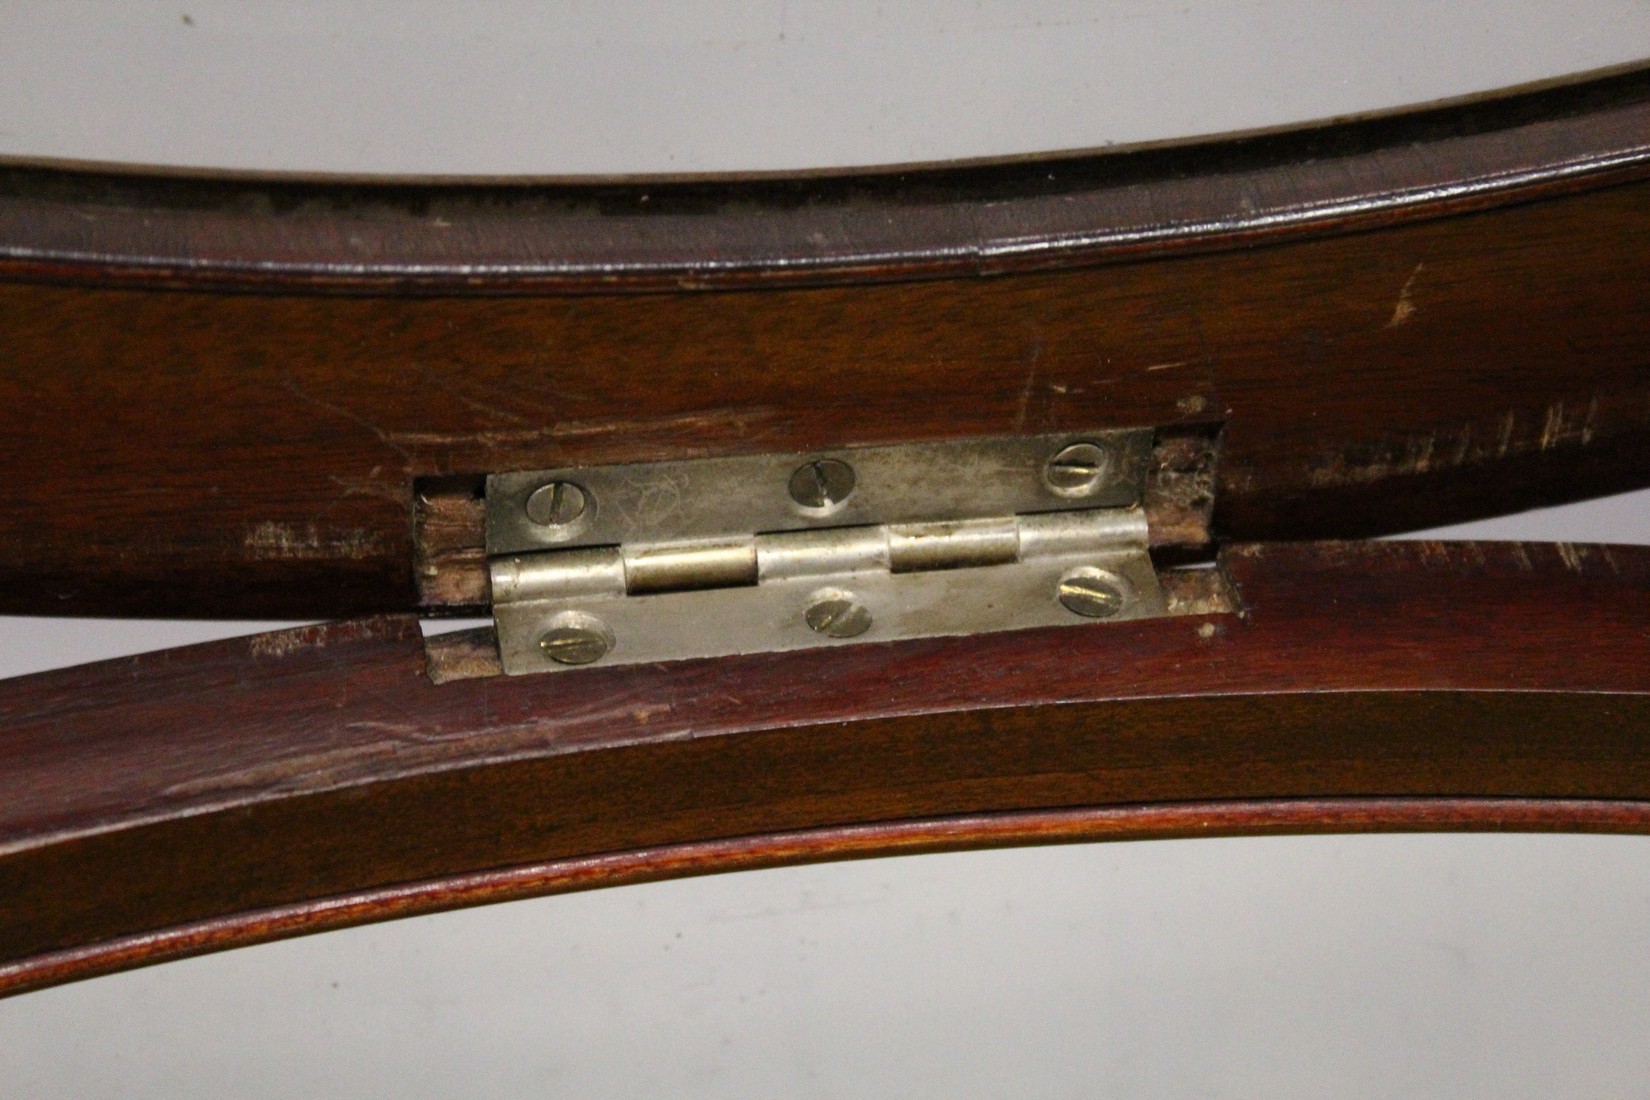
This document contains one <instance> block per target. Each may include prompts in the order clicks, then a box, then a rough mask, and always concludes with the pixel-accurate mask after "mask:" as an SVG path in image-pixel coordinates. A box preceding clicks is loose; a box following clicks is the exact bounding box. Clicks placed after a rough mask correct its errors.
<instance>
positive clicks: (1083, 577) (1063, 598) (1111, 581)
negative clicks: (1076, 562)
mask: <svg viewBox="0 0 1650 1100" xmlns="http://www.w3.org/2000/svg"><path fill="white" fill-rule="evenodd" d="M1059 595H1060V602H1061V603H1062V604H1064V605H1065V607H1066V610H1067V611H1070V612H1072V613H1074V614H1077V615H1081V616H1083V617H1084V618H1086V619H1109V618H1111V617H1112V616H1113V615H1116V614H1117V613H1118V612H1119V611H1121V610H1123V604H1124V602H1125V597H1124V595H1123V582H1122V580H1120V579H1119V578H1118V577H1117V576H1116V575H1115V574H1112V573H1108V572H1106V571H1105V570H1104V569H1079V570H1077V571H1075V572H1073V573H1071V574H1068V575H1067V576H1066V577H1065V578H1064V579H1063V580H1061V581H1060V593H1059Z"/></svg>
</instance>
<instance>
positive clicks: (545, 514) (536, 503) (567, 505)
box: [527, 481, 589, 527]
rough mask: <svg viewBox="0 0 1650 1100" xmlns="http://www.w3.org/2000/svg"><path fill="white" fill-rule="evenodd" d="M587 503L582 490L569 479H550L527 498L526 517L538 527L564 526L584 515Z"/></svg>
mask: <svg viewBox="0 0 1650 1100" xmlns="http://www.w3.org/2000/svg"><path fill="white" fill-rule="evenodd" d="M588 504H589V499H588V498H587V497H586V496H585V492H584V490H583V489H581V488H579V487H578V486H577V485H574V484H573V483H572V482H571V481H552V482H550V484H548V485H540V486H539V487H538V488H537V489H534V490H533V493H532V495H531V496H529V497H528V498H527V518H528V519H530V520H532V521H533V522H534V523H536V524H538V525H539V526H540V527H566V526H567V525H568V524H570V523H572V522H574V521H575V520H577V519H578V518H579V517H580V516H582V515H584V510H585V508H586V507H587V506H588Z"/></svg>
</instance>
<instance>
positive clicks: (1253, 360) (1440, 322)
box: [0, 70, 1650, 617]
mask: <svg viewBox="0 0 1650 1100" xmlns="http://www.w3.org/2000/svg"><path fill="white" fill-rule="evenodd" d="M1647 134H1650V70H1646V71H1638V72H1632V73H1626V74H1620V75H1615V76H1611V77H1608V78H1603V79H1598V80H1593V81H1589V82H1585V83H1582V84H1579V85H1576V86H1573V87H1562V88H1556V89H1548V90H1545V91H1538V92H1533V93H1520V94H1517V95H1510V96H1505V97H1501V98H1499V99H1494V100H1488V101H1484V102H1475V103H1471V104H1465V105H1456V106H1450V107H1444V108H1438V109H1428V110H1422V111H1415V112H1409V113H1406V114H1402V115H1398V116H1394V117H1390V118H1381V119H1374V120H1365V121H1359V122H1352V123H1343V124H1335V125H1329V126H1320V127H1314V128H1310V129H1307V130H1304V131H1301V132H1297V133H1284V134H1272V135H1262V136H1258V137H1247V138H1234V139H1227V140H1223V141H1215V142H1203V143H1194V144H1191V145H1187V146H1181V147H1175V148H1169V149H1153V150H1139V151H1133V152H1125V153H1120V154H1116V155H1109V156H1087V157H1077V158H1053V159H1045V160H1040V161H1032V162H1015V163H1009V164H996V165H974V166H959V167H949V168H946V167H942V168H934V169H926V170H922V171H914V172H895V173H888V174H871V175H859V176H846V177H830V178H817V177H816V178H806V179H794V180H697V181H674V182H672V181H642V182H633V183H622V182H612V181H609V182H597V183H588V184H580V185H575V184H568V183H536V184H518V185H503V184H469V185H460V184H390V183H370V182H353V183H351V182H324V181H320V182H318V181H292V180H289V181H281V180H248V179H217V180H213V179H185V178H176V177H161V176H156V177H145V176H142V175H141V174H138V175H133V174H119V173H112V172H103V173H96V172H76V171H68V170H63V169H48V168H41V167H28V166H12V167H10V168H8V169H6V170H5V171H3V172H0V461H3V462H4V464H5V466H6V468H7V469H9V470H12V471H14V477H13V481H12V484H11V485H10V486H9V488H8V493H7V501H6V504H5V505H4V507H0V611H3V612H12V613H25V612H26V613H66V614H151V615H178V614H188V615H231V616H287V617H329V616H342V615H357V614H368V613H376V612H392V611H406V610H411V609H414V608H417V607H420V606H423V607H424V608H426V609H447V610H462V609H463V608H464V607H466V606H470V605H473V603H474V601H475V599H476V597H477V595H478V593H477V591H476V586H475V585H474V584H470V583H466V582H465V581H464V579H463V578H457V579H452V578H448V577H446V576H445V575H443V574H442V562H443V561H450V562H456V563H463V562H464V561H465V560H467V559H466V548H465V547H463V546H461V545H456V544H453V543H451V542H450V541H449V542H448V543H445V544H443V545H442V547H441V548H440V552H439V553H434V554H432V553H429V552H424V551H421V550H420V548H419V547H418V546H417V545H416V544H415V540H414V531H415V518H416V517H415V512H416V508H415V503H414V502H415V497H416V486H418V485H421V484H424V483H425V481H426V480H427V479H441V478H448V477H454V476H456V477H459V478H461V479H462V478H472V479H473V478H474V477H475V476H477V475H481V474H485V473H488V472H496V471H502V470H511V469H529V468H535V467H547V466H559V465H566V464H585V463H610V462H622V461H647V460H658V459H671V458H685V457H692V456H696V455H707V454H730V453H748V452H753V451H772V450H795V451H805V450H809V449H815V448H824V447H837V446H847V445H854V444H875V443H889V442H901V441H908V440H921V439H937V438H960V437H967V436H986V435H1000V434H1005V433H1007V434H1013V433H1030V432H1041V431H1059V430H1077V429H1081V428H1086V427H1095V428H1104V427H1119V426H1138V425H1152V426H1158V427H1163V428H1167V429H1175V428H1180V427H1185V426H1188V425H1201V426H1205V427H1208V428H1210V429H1214V428H1220V427H1223V429H1224V453H1223V456H1222V461H1221V467H1220V470H1219V473H1218V479H1217V481H1216V485H1215V488H1216V497H1217V502H1216V505H1215V514H1214V523H1215V533H1216V535H1217V536H1219V537H1222V538H1227V539H1266V538H1323V537H1350V536H1363V535H1367V534H1370V533H1375V532H1380V531H1390V530H1397V529H1404V528H1409V527H1416V526H1423V525H1427V524H1435V523H1444V522H1450V521H1456V520H1461V519H1466V518H1471V517H1474V516H1478V515H1484V514H1492V513H1495V512H1499V511H1504V510H1508V509H1513V508H1521V507H1529V506H1533V505H1538V504H1543V503H1549V502H1554V501H1559V500H1569V499H1577V498H1580V497H1583V496H1588V495H1593V494H1598V493H1603V492H1609V491H1613V490H1619V489H1626V488H1631V487H1635V486H1640V485H1644V484H1650V182H1647V180H1646V178H1645V177H1646V173H1647V172H1650V138H1647V136H1646V135H1647ZM425 549H426V550H427V549H428V548H425ZM474 549H475V548H474V547H470V548H469V549H468V553H469V554H470V556H471V557H473V553H474ZM472 564H473V563H472ZM449 582H450V583H449Z"/></svg>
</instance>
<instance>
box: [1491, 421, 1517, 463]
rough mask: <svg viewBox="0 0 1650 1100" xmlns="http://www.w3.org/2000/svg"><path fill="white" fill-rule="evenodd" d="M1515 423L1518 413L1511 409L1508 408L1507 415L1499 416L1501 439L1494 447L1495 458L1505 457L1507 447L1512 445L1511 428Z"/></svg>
mask: <svg viewBox="0 0 1650 1100" xmlns="http://www.w3.org/2000/svg"><path fill="white" fill-rule="evenodd" d="M1517 423H1518V413H1517V412H1515V411H1514V410H1512V409H1508V410H1507V415H1506V416H1504V417H1502V418H1501V441H1500V442H1499V443H1498V444H1497V445H1496V448H1495V457H1496V458H1506V457H1507V448H1508V447H1510V446H1512V437H1513V428H1514V427H1515V426H1516V425H1517Z"/></svg>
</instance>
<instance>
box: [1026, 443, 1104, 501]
mask: <svg viewBox="0 0 1650 1100" xmlns="http://www.w3.org/2000/svg"><path fill="white" fill-rule="evenodd" d="M1110 469H1111V452H1110V451H1108V450H1106V448H1104V447H1102V446H1101V445H1100V444H1098V443H1073V444H1072V445H1071V446H1069V447H1062V448H1061V449H1060V451H1059V453H1058V454H1056V455H1055V456H1054V457H1053V458H1051V459H1049V460H1048V465H1047V466H1045V467H1044V468H1043V480H1044V481H1045V482H1046V483H1047V484H1048V487H1049V488H1050V489H1053V490H1054V491H1055V492H1056V493H1059V494H1060V495H1061V496H1063V497H1081V496H1087V495H1089V494H1090V493H1092V492H1094V491H1095V490H1096V489H1098V488H1099V487H1100V486H1101V484H1102V483H1103V482H1104V481H1105V479H1106V474H1107V473H1108V472H1109V471H1110Z"/></svg>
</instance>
